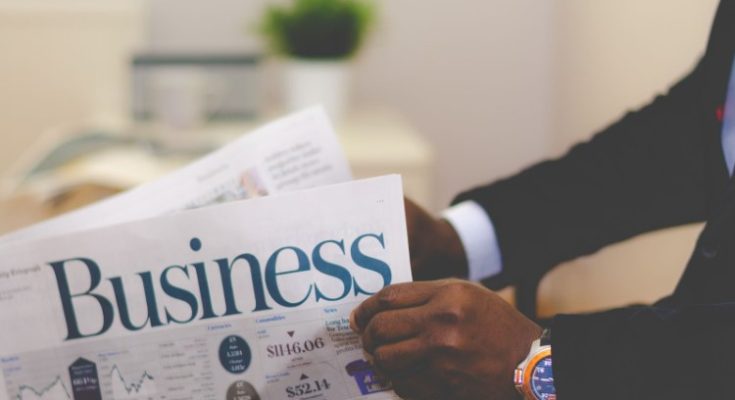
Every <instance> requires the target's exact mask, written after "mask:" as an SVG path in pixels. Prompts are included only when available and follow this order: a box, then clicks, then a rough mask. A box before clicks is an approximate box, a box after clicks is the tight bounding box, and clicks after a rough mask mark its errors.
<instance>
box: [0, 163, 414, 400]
mask: <svg viewBox="0 0 735 400" xmlns="http://www.w3.org/2000/svg"><path fill="white" fill-rule="evenodd" d="M0 257H2V259H3V260H4V261H3V263H2V264H1V266H0V324H1V325H0V326H2V329H0V366H1V367H2V374H1V377H2V378H1V379H0V398H4V399H13V400H30V399H34V400H37V399H45V400H50V399H54V400H67V399H75V400H93V399H167V400H174V399H212V400H214V399H218V400H220V399H221V400H245V399H250V400H253V399H298V400H306V399H333V400H341V399H358V398H368V399H393V398H397V397H396V396H395V394H393V392H391V390H390V388H391V386H390V383H389V382H387V381H386V380H385V379H384V378H383V377H381V376H380V375H379V374H377V373H376V372H375V371H374V370H373V369H372V367H371V365H370V364H369V363H368V362H367V361H366V360H365V358H364V354H363V352H362V349H361V344H360V340H359V337H358V336H357V335H355V334H354V333H352V332H351V330H350V328H349V314H350V312H351V310H352V309H353V308H354V307H355V306H356V305H357V304H358V303H359V302H361V301H362V300H364V299H365V298H367V297H368V296H369V295H371V294H373V293H375V292H377V291H378V290H380V289H381V288H383V287H384V286H386V285H389V284H392V283H397V282H405V281H409V280H411V272H410V261H409V254H408V241H407V237H406V225H405V216H404V208H403V195H402V190H401V180H400V178H399V177H398V176H389V177H382V178H374V179H369V180H363V181H355V182H349V183H342V184H337V185H332V186H325V187H320V188H316V189H309V190H304V191H300V192H298V193H285V194H280V195H275V196H269V197H265V198H258V199H252V200H247V201H238V202H232V203H228V204H220V205H215V206H211V207H206V208H200V209H196V210H189V211H184V212H180V213H176V214H173V215H164V216H161V217H157V218H153V219H146V220H138V221H133V222H128V223H124V224H118V225H111V226H106V227H102V228H96V229H93V230H86V231H82V232H76V233H71V234H66V235H61V236H56V237H47V238H42V239H38V240H33V241H22V242H13V243H9V244H6V245H3V246H1V247H0Z"/></svg>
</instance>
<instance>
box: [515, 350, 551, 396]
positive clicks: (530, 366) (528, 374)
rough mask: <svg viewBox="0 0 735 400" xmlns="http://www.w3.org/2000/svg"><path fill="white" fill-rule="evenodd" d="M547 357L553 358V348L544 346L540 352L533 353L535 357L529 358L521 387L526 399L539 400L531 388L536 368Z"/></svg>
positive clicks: (523, 372)
mask: <svg viewBox="0 0 735 400" xmlns="http://www.w3.org/2000/svg"><path fill="white" fill-rule="evenodd" d="M547 357H551V346H548V345H547V346H542V347H541V348H539V349H538V351H536V352H535V353H533V355H531V356H530V357H529V358H528V362H527V363H526V365H525V367H524V369H523V371H522V376H521V379H522V381H521V384H520V385H519V388H520V390H521V393H522V394H523V397H525V398H526V399H538V396H536V394H535V393H534V392H533V388H532V387H531V381H532V377H533V372H534V371H535V370H536V367H537V366H538V364H539V363H540V362H541V361H542V360H544V359H545V358H547Z"/></svg>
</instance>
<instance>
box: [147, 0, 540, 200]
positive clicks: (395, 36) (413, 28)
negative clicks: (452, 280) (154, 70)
mask: <svg viewBox="0 0 735 400" xmlns="http://www.w3.org/2000/svg"><path fill="white" fill-rule="evenodd" d="M267 3H268V2H267V1H266V0H248V1H241V0H210V1H206V2H202V1H200V0H151V21H150V29H149V31H150V35H151V36H150V43H151V45H150V46H151V48H152V49H154V50H162V51H167V50H194V51H202V50H203V51H217V50H221V51H230V50H248V49H256V48H258V47H259V42H258V38H257V36H255V35H254V34H253V33H252V32H253V30H252V29H253V27H255V26H256V25H257V20H258V18H259V16H260V13H261V11H262V8H263V5H264V4H267ZM377 3H378V5H379V7H380V22H379V26H378V27H377V29H376V30H375V32H374V35H373V36H372V37H371V39H370V41H369V43H368V46H367V48H366V49H365V51H364V52H363V53H362V54H361V56H360V57H359V59H358V60H356V68H355V74H354V87H353V89H354V90H353V94H354V96H353V100H354V103H355V105H356V106H358V107H389V108H393V109H397V110H399V111H400V112H402V113H403V114H405V115H406V116H407V117H408V118H409V119H410V120H411V121H412V122H413V123H414V124H415V125H416V126H417V127H418V128H419V130H420V131H421V132H422V133H424V135H425V136H426V137H427V138H428V139H429V140H430V141H431V142H432V143H433V144H434V145H435V146H436V148H437V149H438V152H437V153H438V158H439V160H438V167H437V182H436V184H437V188H438V191H437V194H438V199H436V201H435V202H434V204H436V205H445V204H448V202H449V201H450V199H451V198H452V197H453V196H454V195H455V194H456V193H457V192H459V191H460V190H462V189H465V188H468V187H470V186H471V185H473V184H479V183H482V182H486V181H487V180H489V179H492V178H496V177H498V176H500V175H504V174H507V173H510V172H512V171H514V170H516V169H518V168H520V166H522V165H524V164H526V163H528V162H531V161H532V160H535V159H538V158H539V157H541V156H543V155H544V154H546V152H547V150H548V148H549V147H548V146H549V145H550V143H551V138H550V136H549V132H550V121H551V119H550V118H551V114H550V112H549V109H550V106H549V105H550V104H551V101H550V88H551V83H550V73H549V72H550V65H551V54H552V51H551V49H550V48H551V26H552V19H551V16H552V6H551V4H552V3H549V2H538V1H532V0H517V1H512V2H510V1H504V0H486V1H477V0H455V1H451V2H449V1H446V0H400V1H395V0H378V1H377ZM248 29H250V30H248ZM268 76H270V79H271V80H272V82H271V83H270V84H269V85H268V86H269V87H271V97H272V96H273V94H272V92H273V91H274V90H275V89H274V87H276V86H277V85H276V84H275V82H274V81H275V80H277V79H278V75H277V68H272V70H271V71H270V73H269V74H268Z"/></svg>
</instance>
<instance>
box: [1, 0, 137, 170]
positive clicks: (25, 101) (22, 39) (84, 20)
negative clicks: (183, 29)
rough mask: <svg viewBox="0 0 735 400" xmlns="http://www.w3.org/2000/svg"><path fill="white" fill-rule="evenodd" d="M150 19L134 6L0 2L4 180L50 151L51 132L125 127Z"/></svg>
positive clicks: (118, 1)
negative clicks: (135, 58)
mask: <svg viewBox="0 0 735 400" xmlns="http://www.w3.org/2000/svg"><path fill="white" fill-rule="evenodd" d="M143 11H144V7H143V3H142V2H141V1H132V0H106V1H96V0H87V1H66V0H2V1H0V57H1V58H2V62H0V178H3V179H6V178H8V176H10V175H12V174H13V170H16V172H17V170H18V169H22V167H19V166H18V164H19V163H20V164H23V162H22V161H20V159H21V158H22V156H21V155H23V154H24V153H28V152H29V150H30V153H34V151H32V150H31V149H30V148H31V147H34V146H38V147H45V146H44V145H43V144H42V143H38V142H39V140H40V138H41V136H42V135H43V134H44V133H45V132H48V131H52V130H56V131H57V132H58V131H59V128H60V127H76V126H80V125H86V126H89V125H90V124H92V125H96V126H100V124H103V126H107V125H105V124H109V125H112V126H113V127H119V126H120V125H122V124H124V123H125V121H126V120H127V118H128V115H129V108H130V106H129V94H128V93H129V91H130V84H129V82H130V73H129V66H130V61H131V59H132V53H133V51H134V50H136V48H137V47H138V45H139V43H141V41H142V39H143V26H144V12H143ZM61 131H64V129H61ZM51 136H53V137H56V138H58V134H54V135H51ZM36 152H37V151H36ZM26 158H28V156H26ZM27 161H29V162H32V161H30V160H27Z"/></svg>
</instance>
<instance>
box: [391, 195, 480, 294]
mask: <svg viewBox="0 0 735 400" xmlns="http://www.w3.org/2000/svg"><path fill="white" fill-rule="evenodd" d="M405 204H406V224H407V227H408V243H409V249H410V251H411V269H412V271H413V277H414V279H415V280H418V281H425V280H433V279H442V278H450V277H466V276H467V270H468V267H467V256H466V255H465V252H464V248H463V247H462V242H461V241H460V239H459V235H457V232H456V231H455V230H454V228H452V225H450V224H449V222H447V221H445V220H443V219H440V218H434V217H433V216H431V215H429V213H427V212H426V211H425V210H424V209H422V208H421V207H419V206H418V205H417V204H416V203H414V202H413V201H411V200H409V199H405Z"/></svg>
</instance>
